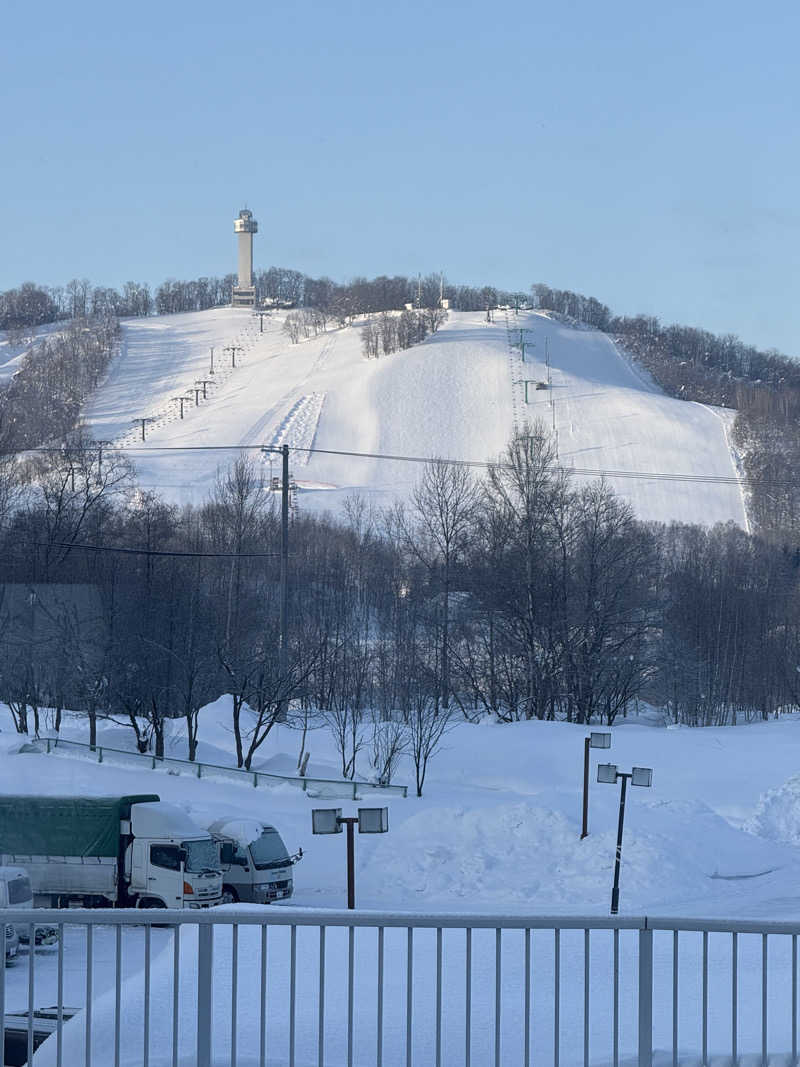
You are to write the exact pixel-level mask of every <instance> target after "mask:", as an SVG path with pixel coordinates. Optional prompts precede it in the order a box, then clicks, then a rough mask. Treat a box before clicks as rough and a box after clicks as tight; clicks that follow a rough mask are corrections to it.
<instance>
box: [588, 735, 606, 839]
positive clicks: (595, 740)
mask: <svg viewBox="0 0 800 1067" xmlns="http://www.w3.org/2000/svg"><path fill="white" fill-rule="evenodd" d="M590 748H611V734H606V733H599V732H596V731H595V730H592V732H591V733H590V734H589V736H588V737H585V738H584V740H583V822H582V823H581V841H583V839H584V837H586V835H587V834H588V833H589V749H590Z"/></svg>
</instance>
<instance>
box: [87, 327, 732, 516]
mask: <svg viewBox="0 0 800 1067" xmlns="http://www.w3.org/2000/svg"><path fill="white" fill-rule="evenodd" d="M507 327H508V329H507ZM520 329H524V330H526V331H527V333H526V334H525V337H526V362H525V363H524V364H523V363H522V361H521V359H520V352H519V349H518V348H516V349H514V348H512V347H511V346H510V345H509V339H510V338H511V339H514V338H515V337H516V338H518V336H519V330H520ZM231 346H236V347H237V350H236V352H235V359H236V367H235V369H234V368H233V367H232V365H231V364H232V361H233V360H232V357H233V355H234V353H232V352H231V350H230V349H231ZM212 347H213V348H214V373H213V375H212V374H211V373H210V371H211V366H210V364H211V348H212ZM226 349H227V351H226ZM546 352H547V354H549V361H550V375H551V378H552V388H551V389H549V390H544V389H542V390H536V388H535V383H536V382H537V381H546V380H547V378H548V370H547V367H546V366H545V354H546ZM526 379H528V380H529V381H530V382H531V383H533V384H531V385H530V386H529V395H528V400H529V403H526V402H525V385H524V382H525V380H526ZM203 380H205V381H206V385H205V386H201V385H198V383H199V382H201V381H203ZM203 388H205V391H206V398H205V399H204V398H203V395H202V390H203ZM181 395H184V396H185V395H190V396H191V397H192V399H191V400H190V401H188V402H187V403H185V404H184V417H183V419H181V418H180V414H179V402H178V400H177V399H175V398H177V397H178V396H181ZM195 401H197V403H196V402H195ZM143 417H146V418H148V419H149V420H150V421H149V422H148V424H147V430H146V432H147V440H146V442H145V444H144V445H142V441H141V425H140V424H137V422H136V421H135V420H137V419H140V418H143ZM526 418H541V419H542V420H543V421H544V422H545V423H546V424H547V425H548V426H550V427H554V428H555V429H556V430H557V432H558V442H559V454H560V457H561V459H562V461H563V463H564V464H565V465H571V466H574V467H575V468H578V469H591V470H593V471H595V470H601V469H602V470H615V471H633V472H641V473H643V474H645V475H648V474H649V475H652V477H651V478H647V477H643V478H640V479H630V478H627V477H626V478H610V479H609V481H610V483H611V485H612V486H613V488H614V489H615V490H617V491H618V492H619V493H620V494H621V495H622V496H624V497H625V498H626V499H628V500H630V501H631V503H632V504H633V506H634V508H635V510H636V512H637V514H638V515H639V516H640V517H641V518H643V519H653V520H661V521H670V520H673V519H674V520H678V521H682V522H700V523H714V522H725V521H729V520H730V521H733V522H735V523H738V524H739V525H745V521H746V520H745V512H744V505H743V499H742V493H741V489H740V487H739V485H738V483H736V482H735V481H733V482H730V483H725V482H721V483H714V482H712V483H697V482H692V481H666V480H663V477H664V476H665V475H667V476H671V475H674V474H689V475H695V476H696V475H704V476H711V477H713V478H721V479H735V475H736V471H735V467H734V464H733V460H732V457H731V454H730V449H729V447H728V442H727V437H726V428H725V417H724V413H723V414H720V413H718V412H715V411H712V410H711V409H709V408H705V407H703V406H702V405H698V404H687V403H683V402H681V401H677V400H672V399H670V398H668V397H665V396H663V395H662V394H661V393H660V392H659V391H658V390H657V389H656V388H655V387H653V386H652V385H650V384H649V383H648V382H646V381H645V380H644V379H643V378H642V377H641V376H640V375H639V374H638V373H637V372H636V371H635V370H634V369H633V368H632V367H631V366H630V365H629V363H628V362H627V361H626V360H625V359H624V358H623V356H622V355H621V354H620V353H619V352H618V351H617V349H616V348H615V346H614V344H613V343H612V341H611V340H610V339H609V338H608V337H606V336H605V335H604V334H601V333H597V332H595V331H586V330H579V329H574V328H572V327H570V326H568V325H564V324H562V323H560V322H558V321H555V320H554V319H551V318H549V317H548V316H546V315H544V314H536V313H528V314H523V315H519V316H514V315H513V314H511V315H510V316H509V318H508V320H506V319H505V318H504V316H503V314H502V313H500V312H499V313H497V315H496V321H495V322H494V323H487V322H486V321H485V316H484V315H483V314H482V313H451V315H450V318H449V321H448V322H447V323H446V324H445V326H444V327H443V328H442V329H441V330H440V331H439V332H438V333H437V334H435V335H433V336H431V337H429V338H428V339H427V340H426V341H425V342H424V343H423V344H421V345H417V346H415V347H414V348H411V349H409V350H407V351H404V352H398V353H395V354H394V355H391V356H384V357H381V358H380V359H374V360H365V359H364V358H363V356H362V354H361V342H360V336H359V329H358V326H355V327H346V328H343V329H331V330H329V331H328V332H326V333H323V334H321V335H319V336H318V337H315V338H311V339H309V340H307V341H304V342H301V343H300V344H297V345H292V344H290V343H289V340H288V338H287V337H286V336H285V334H284V333H283V332H282V320H281V318H280V317H279V316H275V317H274V318H273V317H265V319H264V330H263V332H261V329H260V320H259V318H258V316H254V315H253V314H252V313H251V312H250V311H248V310H245V309H233V308H224V309H218V310H214V311H208V312H198V313H192V314H185V315H171V316H164V317H160V318H151V319H138V320H130V321H127V322H125V323H123V342H122V346H121V353H120V356H119V357H118V359H117V360H116V362H115V364H114V365H113V367H112V369H111V372H110V374H109V376H108V379H107V381H106V383H105V384H104V385H103V386H102V387H101V388H100V390H98V392H97V394H96V395H95V396H94V398H93V399H92V401H91V403H90V405H89V406H88V409H87V411H86V420H87V422H88V423H89V424H90V425H91V427H92V430H93V432H94V433H95V435H96V436H97V437H98V438H102V439H109V440H114V441H115V442H117V443H121V444H125V445H128V446H132V447H135V446H137V445H138V446H142V447H144V448H146V449H147V451H146V452H140V453H135V454H134V456H133V458H134V459H135V462H136V465H137V468H138V471H139V474H140V479H141V482H142V484H143V485H144V486H146V487H149V488H153V489H157V490H159V491H160V492H162V493H163V494H164V495H165V496H167V497H168V498H169V499H172V500H189V499H190V500H195V501H197V500H199V499H201V498H202V497H203V496H205V495H206V493H207V492H208V490H209V488H210V486H211V484H212V482H213V480H214V477H215V474H216V472H217V470H218V469H220V468H221V467H224V466H225V465H227V464H228V463H229V462H230V461H231V459H232V457H233V456H234V455H237V454H238V452H237V447H238V446H249V447H251V448H253V449H254V454H255V455H260V453H259V452H258V451H257V446H261V445H266V446H277V445H281V444H284V443H288V444H290V445H294V446H298V447H306V448H307V447H311V446H312V445H313V446H314V447H315V448H319V449H330V450H339V451H345V452H369V453H382V454H389V455H406V456H442V457H446V458H452V459H470V460H477V461H485V460H487V459H491V458H495V457H497V456H498V455H499V454H500V453H501V452H502V450H503V448H504V446H505V445H506V443H507V441H508V439H509V436H510V435H511V433H512V430H513V428H514V426H515V425H521V423H522V421H523V420H524V419H526ZM187 447H191V448H193V449H195V451H169V452H167V451H161V449H164V448H169V449H170V450H174V449H184V448H187ZM264 470H265V479H266V478H268V477H269V476H270V475H271V474H272V473H277V470H278V468H277V462H276V461H275V460H273V461H272V464H270V459H269V457H267V459H266V460H265V466H264ZM292 473H293V475H294V477H295V479H296V481H297V484H298V487H299V490H300V494H301V506H302V507H304V508H305V507H310V508H315V509H326V508H333V509H335V508H336V507H338V506H339V505H340V504H341V502H342V501H343V499H344V498H345V497H347V496H350V495H352V494H353V493H356V492H357V493H361V494H363V495H365V496H368V497H369V498H371V499H373V500H374V501H375V502H376V503H385V502H387V501H388V500H390V499H391V498H392V497H393V496H395V495H404V494H406V493H407V492H408V491H409V489H410V487H411V486H412V485H413V484H414V482H415V480H416V478H417V477H418V475H419V466H418V465H417V464H413V463H404V462H398V461H387V460H379V459H361V458H355V457H343V456H331V455H321V454H315V455H312V456H311V457H310V458H308V457H307V456H305V455H304V454H302V453H294V454H293V457H292ZM576 477H578V476H576ZM580 477H584V476H583V475H581V476H580Z"/></svg>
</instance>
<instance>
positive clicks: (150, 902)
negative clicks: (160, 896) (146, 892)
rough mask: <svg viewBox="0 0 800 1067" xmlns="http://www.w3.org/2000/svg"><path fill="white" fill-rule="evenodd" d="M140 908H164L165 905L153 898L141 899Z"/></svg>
mask: <svg viewBox="0 0 800 1067" xmlns="http://www.w3.org/2000/svg"><path fill="white" fill-rule="evenodd" d="M139 907H140V908H165V907H166V904H165V903H164V902H163V900H157V899H156V898H155V897H142V898H141V900H140V901H139Z"/></svg>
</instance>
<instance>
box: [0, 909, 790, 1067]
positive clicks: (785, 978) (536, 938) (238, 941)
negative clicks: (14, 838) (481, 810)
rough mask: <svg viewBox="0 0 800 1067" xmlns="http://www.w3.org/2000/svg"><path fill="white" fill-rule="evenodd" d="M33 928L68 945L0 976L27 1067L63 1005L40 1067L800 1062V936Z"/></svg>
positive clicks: (358, 925)
mask: <svg viewBox="0 0 800 1067" xmlns="http://www.w3.org/2000/svg"><path fill="white" fill-rule="evenodd" d="M34 921H35V922H36V924H37V925H38V926H41V925H42V924H48V923H49V924H53V925H55V926H57V928H58V933H59V937H58V940H57V942H56V943H55V944H52V945H50V946H40V947H38V948H36V949H28V950H27V952H26V953H25V954H23V955H22V956H21V957H20V959H19V961H18V962H17V963H16V964H14V965H12V966H10V967H8V968H6V970H5V972H4V973H3V972H1V971H0V1019H3V1029H4V1030H8V1031H9V1032H11V1031H12V1030H16V1031H17V1032H18V1033H19V1032H20V1031H21V1032H22V1040H23V1044H24V1045H26V1046H27V1053H28V1056H29V1058H30V1053H31V1052H32V1051H33V1049H34V1046H35V1045H36V1044H37V1042H38V1040H39V1039H40V1035H39V1033H38V1031H39V1029H40V1023H39V1021H38V1019H37V1017H35V1016H34V1014H33V1012H32V1009H37V1008H38V1009H43V1008H53V1009H54V1010H53V1012H52V1015H53V1019H52V1023H51V1028H52V1030H53V1033H52V1036H49V1037H48V1038H47V1039H46V1040H45V1041H44V1042H43V1043H42V1044H41V1047H40V1048H39V1051H38V1052H37V1053H36V1059H35V1061H34V1062H35V1064H36V1065H37V1067H39V1065H40V1064H42V1065H59V1067H73V1065H75V1067H77V1065H85V1067H92V1065H95V1067H106V1065H108V1067H111V1065H112V1064H113V1065H114V1067H188V1065H189V1064H191V1065H192V1067H195V1065H197V1067H212V1065H213V1067H221V1065H223V1064H224V1065H226V1067H228V1065H235V1067H256V1065H258V1067H277V1065H279V1064H280V1065H281V1067H300V1065H303V1067H305V1065H309V1067H311V1065H313V1067H340V1065H341V1067H344V1065H348V1067H353V1065H364V1067H366V1065H368V1067H390V1065H391V1067H433V1065H436V1067H455V1065H458V1067H461V1065H464V1067H500V1065H503V1067H523V1065H525V1067H527V1065H530V1064H548V1065H549V1064H553V1065H554V1067H572V1065H575V1067H578V1065H584V1067H587V1065H589V1064H598V1065H599V1064H608V1065H612V1064H613V1065H614V1067H618V1065H620V1064H622V1065H626V1064H627V1065H631V1064H635V1063H638V1064H639V1065H640V1067H650V1065H651V1064H655V1065H656V1067H658V1065H663V1067H667V1065H669V1064H673V1065H675V1064H678V1063H681V1064H683V1063H703V1064H708V1063H711V1062H712V1061H713V1062H714V1063H723V1062H725V1063H742V1062H750V1063H762V1064H766V1063H767V1060H768V1059H772V1058H773V1057H776V1058H780V1062H784V1063H792V1064H794V1063H796V1062H797V1019H798V957H797V938H798V934H800V924H788V923H753V922H724V921H710V922H701V921H694V920H681V919H652V918H645V917H632V918H615V919H606V918H598V917H567V916H556V917H552V916H550V917H537V918H534V917H517V916H485V915H412V914H392V913H377V912H345V911H327V910H324V911H323V910H317V909H299V908H289V907H287V908H283V907H271V908H266V909H265V908H250V909H246V910H245V909H242V908H239V907H237V908H231V909H216V910H215V911H212V912H203V913H197V912H191V911H184V912H172V911H148V912H132V911H127V912H126V911H117V912H114V911H107V912H97V911H70V912H63V911H62V912H58V911H45V910H43V909H41V910H37V911H35V912H24V913H23V912H18V911H17V912H4V913H0V922H2V923H3V924H5V923H6V922H13V923H15V924H17V925H19V924H20V923H21V924H23V925H28V924H31V923H33V922H34ZM3 928H4V927H3ZM30 944H31V946H33V944H34V942H33V940H31V942H30ZM75 1009H79V1010H78V1012H77V1014H75V1015H74V1017H73V1018H72V1019H70V1020H69V1021H67V1022H65V1021H64V1020H65V1018H66V1017H67V1016H68V1015H69V1014H70V1013H71V1012H72V1011H73V1010H75ZM44 1028H45V1029H46V1027H44ZM18 1062H19V1061H18ZM773 1062H775V1060H773Z"/></svg>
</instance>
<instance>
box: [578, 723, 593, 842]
mask: <svg viewBox="0 0 800 1067" xmlns="http://www.w3.org/2000/svg"><path fill="white" fill-rule="evenodd" d="M591 742H592V739H591V736H588V735H587V736H586V737H585V738H584V740H583V822H582V824H581V841H583V839H584V837H586V835H587V834H588V833H589V747H590V745H591Z"/></svg>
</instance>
